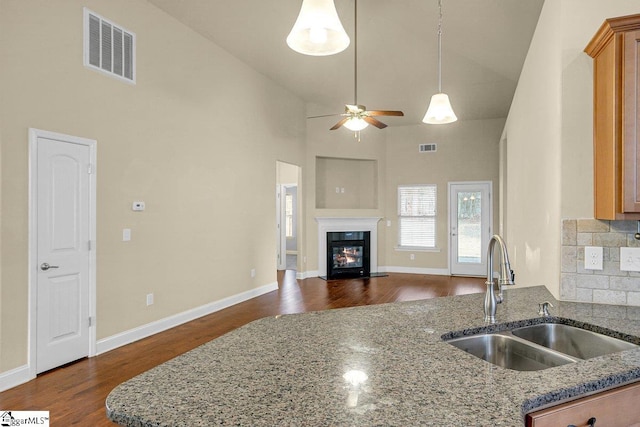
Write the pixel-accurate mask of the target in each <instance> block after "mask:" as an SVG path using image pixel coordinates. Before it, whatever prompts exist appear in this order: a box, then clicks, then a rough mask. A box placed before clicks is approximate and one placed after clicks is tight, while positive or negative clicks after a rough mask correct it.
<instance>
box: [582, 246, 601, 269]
mask: <svg viewBox="0 0 640 427" xmlns="http://www.w3.org/2000/svg"><path fill="white" fill-rule="evenodd" d="M584 269H585V270H602V246H585V247H584Z"/></svg>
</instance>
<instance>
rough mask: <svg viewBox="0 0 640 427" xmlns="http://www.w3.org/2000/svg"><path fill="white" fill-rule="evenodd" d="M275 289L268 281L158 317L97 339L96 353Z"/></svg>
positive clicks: (274, 285) (276, 284)
mask: <svg viewBox="0 0 640 427" xmlns="http://www.w3.org/2000/svg"><path fill="white" fill-rule="evenodd" d="M277 289H278V283H277V282H275V283H270V284H268V285H264V286H261V287H259V288H256V289H251V290H249V291H246V292H242V293H239V294H237V295H232V296H230V297H227V298H223V299H221V300H219V301H214V302H212V303H209V304H205V305H202V306H200V307H196V308H194V309H191V310H187V311H184V312H182V313H178V314H175V315H173V316H170V317H166V318H164V319H160V320H157V321H155V322H151V323H148V324H146V325H142V326H139V327H137V328H134V329H130V330H128V331H125V332H121V333H119V334H116V335H112V336H110V337H108V338H104V339H101V340H98V342H97V346H96V347H97V351H96V354H102V353H105V352H107V351H110V350H113V349H116V348H118V347H122V346H123V345H127V344H131V343H132V342H135V341H138V340H141V339H143V338H147V337H149V336H151V335H154V334H157V333H159V332H162V331H166V330H167V329H171V328H174V327H176V326H178V325H181V324H183V323H186V322H190V321H192V320H195V319H197V318H199V317H202V316H206V315H207V314H211V313H215V312H216V311H220V310H222V309H224V308H227V307H230V306H232V305H235V304H238V303H241V302H243V301H247V300H249V299H251V298H255V297H257V296H260V295H263V294H266V293H269V292H272V291H275V290H277Z"/></svg>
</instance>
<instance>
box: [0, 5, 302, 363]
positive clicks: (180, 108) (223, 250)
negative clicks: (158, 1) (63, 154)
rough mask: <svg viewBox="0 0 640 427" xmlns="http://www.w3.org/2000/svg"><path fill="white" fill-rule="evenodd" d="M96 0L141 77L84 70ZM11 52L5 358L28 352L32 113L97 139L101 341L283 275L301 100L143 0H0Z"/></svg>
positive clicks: (6, 105) (22, 357) (0, 104)
mask: <svg viewBox="0 0 640 427" xmlns="http://www.w3.org/2000/svg"><path fill="white" fill-rule="evenodd" d="M83 6H87V7H89V8H90V9H92V10H93V11H95V12H96V13H99V14H101V15H103V16H105V17H106V18H108V19H110V20H112V21H114V22H116V23H118V24H120V25H122V26H124V27H125V28H127V29H129V30H131V31H133V32H135V33H136V35H137V39H138V45H137V61H138V63H137V65H138V68H137V80H138V82H137V85H135V86H132V85H128V84H124V83H121V82H119V81H117V80H115V79H112V78H109V77H106V76H104V75H102V74H100V73H97V72H94V71H91V70H88V69H86V68H84V66H83V65H82V7H83ZM0 58H2V71H1V72H2V74H1V76H0V93H2V96H1V97H0V125H1V130H2V139H1V141H0V144H1V146H0V147H1V150H0V153H1V161H2V163H1V169H0V171H1V174H2V175H1V176H2V179H1V187H0V195H1V206H2V209H1V211H0V217H1V218H2V224H1V226H2V229H1V232H2V234H1V236H2V238H1V248H0V250H1V252H0V254H1V256H0V269H1V282H0V285H1V292H2V293H1V296H2V301H1V305H0V314H1V316H0V325H1V327H2V329H1V330H0V334H1V335H0V336H1V337H2V342H1V348H2V353H1V354H0V372H5V371H7V370H9V369H12V368H16V367H19V366H22V365H24V364H26V363H27V326H28V325H27V317H28V311H27V295H28V284H27V231H28V224H27V214H28V199H27V190H28V175H27V155H28V150H27V130H28V128H29V127H35V128H39V129H44V130H50V131H55V132H61V133H66V134H71V135H77V136H82V137H87V138H92V139H96V140H97V141H98V150H97V152H98V168H97V171H98V173H97V182H98V189H97V191H98V200H97V205H98V212H97V221H98V227H97V228H98V230H97V233H98V235H97V287H98V295H97V336H98V339H103V338H105V337H109V336H112V335H114V334H117V333H120V332H123V331H127V330H130V329H131V328H135V327H137V326H140V325H143V324H146V323H149V322H152V321H154V320H158V319H162V318H165V317H167V316H170V315H172V314H176V313H180V312H183V311H185V310H188V309H190V308H194V307H198V306H201V305H203V304H206V303H209V302H212V301H217V300H219V299H222V298H224V297H228V296H231V295H235V294H238V293H240V292H243V291H247V290H251V289H255V288H257V287H260V286H263V285H267V284H271V283H274V282H275V281H276V273H275V266H276V260H275V244H276V242H275V236H276V232H275V221H274V219H275V212H276V210H275V195H274V189H275V181H276V174H275V170H274V169H275V165H276V159H279V160H282V161H286V162H289V163H293V164H298V165H303V164H304V162H305V158H304V155H303V153H304V134H305V125H304V123H305V118H304V104H303V103H302V102H301V100H299V99H298V98H296V97H295V96H293V95H292V94H290V93H289V92H287V91H285V90H284V89H282V88H281V87H279V86H276V85H275V84H274V83H272V82H271V81H270V80H268V79H266V78H265V77H264V76H262V75H261V74H259V73H257V72H255V71H253V70H252V69H250V68H249V67H247V66H246V65H244V64H243V63H241V62H240V61H238V60H237V59H235V58H234V57H232V56H230V55H229V54H228V53H226V52H225V51H223V50H222V49H220V48H219V47H217V46H216V45H214V44H212V43H211V42H209V41H206V40H205V39H203V38H202V37H200V36H199V35H197V34H196V33H194V32H192V31H190V30H188V29H187V28H186V27H184V26H183V25H181V24H179V23H178V22H177V21H175V20H174V19H172V18H170V17H168V16H167V15H166V14H165V13H163V12H161V11H160V10H158V9H156V8H155V7H153V6H151V5H149V4H148V3H147V2H145V1H143V0H109V1H106V0H85V1H80V0H77V1H76V0H65V1H56V2H51V1H48V0H0ZM239 112H241V113H239ZM133 200H144V201H145V202H146V206H147V208H146V211H144V212H142V213H134V212H132V211H131V208H130V206H131V202H132V201H133ZM123 228H131V229H132V241H131V242H127V243H125V242H122V241H121V235H122V229H123ZM252 268H255V269H256V271H257V275H256V277H255V278H253V279H252V278H251V277H250V269H252ZM150 292H153V293H154V294H155V303H154V305H152V306H150V307H147V306H146V305H145V295H146V294H147V293H150ZM9 345H10V347H11V348H10V351H7V348H8V346H9Z"/></svg>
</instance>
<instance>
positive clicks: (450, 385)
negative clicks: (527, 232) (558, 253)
mask: <svg viewBox="0 0 640 427" xmlns="http://www.w3.org/2000/svg"><path fill="white" fill-rule="evenodd" d="M547 300H548V301H551V302H552V303H553V305H554V308H552V309H551V315H552V316H553V317H556V318H562V319H572V320H575V321H577V322H584V323H587V324H591V325H597V326H598V327H601V328H606V329H610V330H613V331H618V332H620V333H622V334H628V335H631V336H634V337H639V336H640V307H626V306H611V305H597V304H583V303H570V302H557V301H556V300H555V299H553V297H552V296H551V294H550V293H549V292H548V291H547V290H546V288H544V287H542V286H539V287H532V288H522V289H510V290H505V301H504V303H503V304H501V305H499V306H498V313H497V323H498V326H489V328H490V329H494V328H496V327H497V328H500V326H499V325H500V324H502V323H505V322H518V321H523V322H522V323H527V322H536V321H539V315H538V313H537V312H538V303H541V302H543V301H547ZM483 301H484V294H472V295H464V296H455V297H445V298H435V299H429V300H420V301H412V302H401V303H392V304H382V305H376V306H366V307H354V308H344V309H336V310H327V311H322V312H313V313H306V314H292V315H282V316H275V317H269V318H264V319H260V320H257V321H254V322H252V323H250V324H248V325H245V326H243V327H241V328H239V329H237V330H235V331H233V332H231V333H228V334H226V335H224V336H222V337H220V338H217V339H215V340H213V341H211V342H209V343H207V344H204V345H202V346H200V347H198V348H196V349H194V350H192V351H189V352H188V353H185V354H183V355H181V356H179V357H177V358H175V359H173V360H170V361H168V362H166V363H164V364H162V365H160V366H158V367H156V368H154V369H151V370H149V371H147V372H145V373H143V374H141V375H139V376H137V377H135V378H133V379H131V380H129V381H127V382H125V383H123V384H121V385H119V386H118V387H116V388H115V389H114V390H113V391H112V392H111V394H110V395H109V396H108V398H107V402H106V405H107V416H108V417H109V418H110V419H111V420H112V421H114V422H116V423H118V424H121V425H124V426H212V425H245V426H328V425H345V426H375V425H379V426H394V425H396V426H409V425H426V426H522V425H524V415H525V414H526V413H528V412H530V411H532V410H535V409H537V408H541V407H544V406H548V405H550V404H553V403H556V402H560V401H564V400H567V399H571V398H575V397H576V396H581V395H585V394H588V393H593V392H596V391H599V390H605V389H608V388H611V387H614V386H617V385H622V384H625V383H629V382H633V381H640V349H636V350H628V351H623V352H620V353H614V354H610V355H607V356H601V357H597V358H594V359H589V360H585V361H581V362H577V363H569V364H566V365H563V366H559V367H555V368H550V369H545V370H540V371H521V372H520V371H512V370H508V369H503V368H500V367H498V366H495V365H492V364H490V363H487V362H485V361H483V360H481V359H479V358H476V357H475V356H472V355H470V354H467V353H465V352H464V351H462V350H460V349H457V348H455V347H453V346H452V345H450V344H448V343H447V342H444V341H443V340H442V338H441V337H442V336H443V335H445V334H448V335H449V336H451V335H452V334H450V333H451V332H457V334H453V335H462V334H468V333H471V332H477V331H479V330H480V331H481V330H483V329H484V328H486V327H488V326H487V325H485V324H484V321H483V317H484V314H483V309H482V307H483ZM536 319H537V320H536ZM627 338H628V337H627ZM638 342H640V340H638Z"/></svg>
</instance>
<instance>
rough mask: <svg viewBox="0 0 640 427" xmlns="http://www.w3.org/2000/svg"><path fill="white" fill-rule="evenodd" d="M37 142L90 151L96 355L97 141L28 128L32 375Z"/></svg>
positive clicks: (92, 347) (92, 346)
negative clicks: (57, 143) (72, 146)
mask: <svg viewBox="0 0 640 427" xmlns="http://www.w3.org/2000/svg"><path fill="white" fill-rule="evenodd" d="M38 138H47V139H53V140H56V141H60V142H65V143H69V144H78V145H85V146H87V147H89V157H90V162H91V169H92V170H91V174H90V175H89V240H90V242H91V250H90V251H89V275H88V279H89V317H90V319H91V324H90V326H89V343H88V346H89V351H88V353H89V357H92V356H95V354H96V160H97V155H96V150H97V141H95V140H93V139H87V138H80V137H77V136H71V135H64V134H61V133H56V132H49V131H45V130H40V129H33V128H29V259H28V272H27V274H28V281H29V309H28V310H29V329H28V330H29V350H28V354H29V356H28V357H29V375H30V376H31V378H35V377H36V375H37V372H36V369H37V366H36V355H37V352H36V350H37V340H36V338H37V284H38V273H37V268H38V233H37V230H38V227H37V225H38V216H37V212H38V210H37V209H38V188H37V182H38V180H37V176H38V163H37V160H38ZM88 320H89V319H88Z"/></svg>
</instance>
